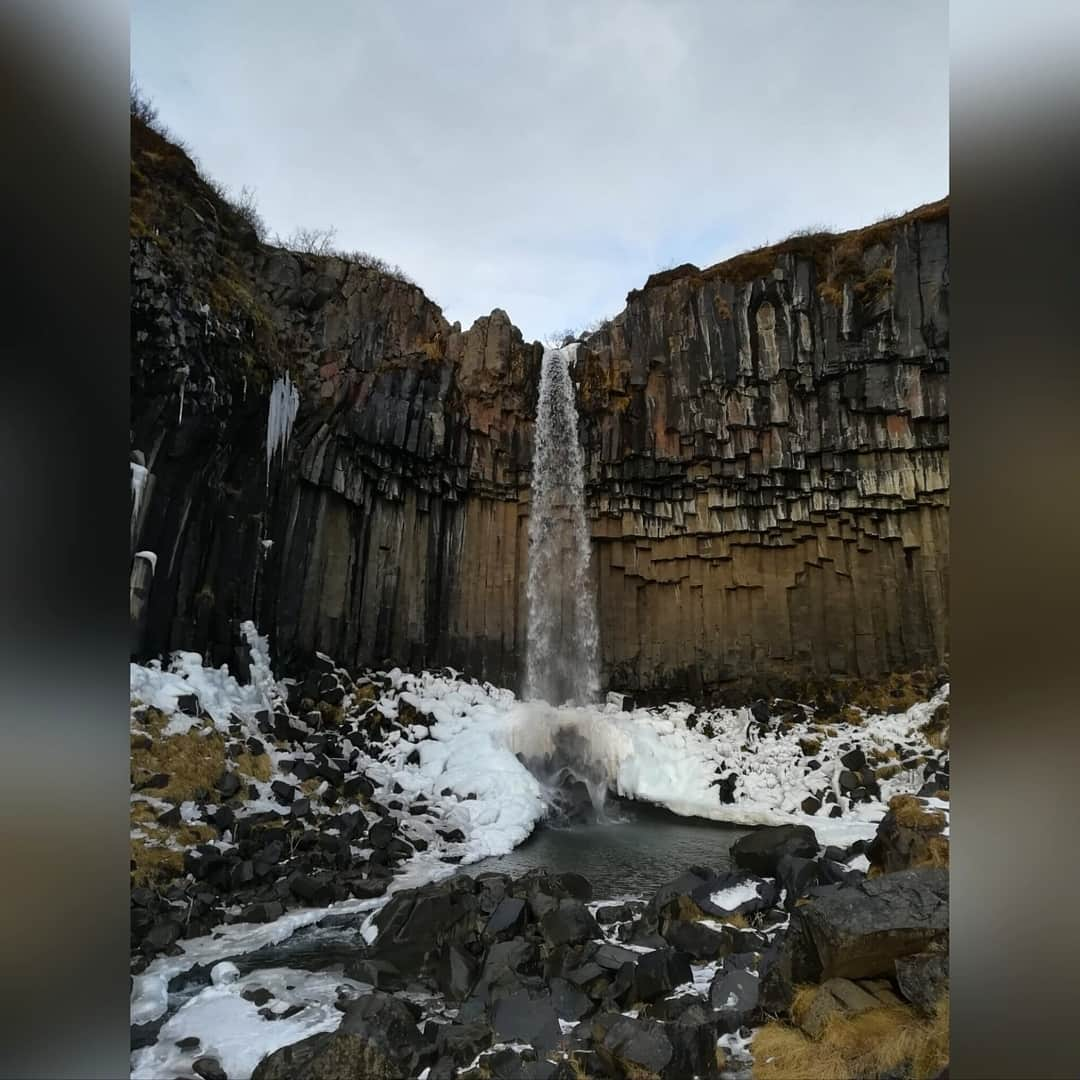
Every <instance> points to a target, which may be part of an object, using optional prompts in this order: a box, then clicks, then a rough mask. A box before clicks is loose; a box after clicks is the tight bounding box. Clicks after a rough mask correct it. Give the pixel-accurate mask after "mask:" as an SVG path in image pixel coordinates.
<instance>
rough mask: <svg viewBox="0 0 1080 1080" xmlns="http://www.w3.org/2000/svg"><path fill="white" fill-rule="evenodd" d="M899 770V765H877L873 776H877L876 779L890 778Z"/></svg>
mask: <svg viewBox="0 0 1080 1080" xmlns="http://www.w3.org/2000/svg"><path fill="white" fill-rule="evenodd" d="M901 771H902V770H901V768H900V766H899V765H879V766H878V767H877V768H876V769H875V770H874V776H875V777H877V779H878V780H891V779H892V778H893V777H894V776H896V775H897V773H899V772H901Z"/></svg>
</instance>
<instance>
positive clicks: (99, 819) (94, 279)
mask: <svg viewBox="0 0 1080 1080" xmlns="http://www.w3.org/2000/svg"><path fill="white" fill-rule="evenodd" d="M702 2H704V0H702ZM896 10H897V18H902V17H903V14H902V12H903V7H902V5H898V6H897V9H896ZM257 12H258V8H257V7H256V6H253V7H252V17H253V18H254V17H257ZM298 17H301V16H300V15H298ZM950 18H951V23H952V36H953V101H952V127H953V144H952V145H953V159H952V173H953V175H952V195H953V203H952V215H951V220H952V228H953V229H954V230H955V237H954V240H955V242H954V244H953V245H952V252H953V263H952V270H951V273H952V279H953V281H952V304H953V318H952V324H953V343H952V344H953V352H954V357H955V360H954V369H953V394H952V400H953V431H954V440H953V445H954V455H953V475H954V478H955V486H954V500H955V501H954V509H953V514H952V531H953V541H954V551H955V562H954V570H953V575H954V583H953V590H952V621H953V635H952V637H953V642H954V655H953V669H954V682H953V685H954V699H953V709H952V715H953V718H954V733H953V744H954V748H955V757H956V767H955V769H954V772H953V802H954V805H955V810H956V813H955V816H954V819H953V822H954V825H953V827H954V830H955V835H956V844H955V847H954V858H953V880H954V883H955V888H954V893H953V935H952V940H953V961H952V972H953V975H952V978H953V1005H952V1020H953V1064H952V1068H951V1075H952V1076H953V1077H957V1078H962V1077H972V1078H975V1077H978V1078H982V1080H996V1078H1006V1077H1025V1078H1031V1077H1047V1078H1049V1077H1059V1076H1060V1077H1065V1076H1076V1075H1077V1074H1078V1072H1080V1037H1077V1036H1076V1035H1075V1034H1074V1027H1075V1022H1074V1020H1073V1004H1074V1003H1073V1001H1072V1000H1071V997H1073V996H1075V990H1074V988H1075V985H1076V978H1075V972H1076V965H1077V960H1078V957H1077V951H1078V950H1077V946H1076V944H1075V941H1076V934H1075V931H1074V930H1073V928H1072V926H1071V925H1070V922H1071V920H1070V919H1069V916H1071V908H1072V905H1071V900H1072V898H1073V897H1074V896H1075V895H1076V887H1077V884H1078V880H1077V879H1078V877H1080V874H1078V872H1077V869H1076V866H1075V862H1074V859H1075V855H1074V852H1075V839H1074V835H1073V828H1072V824H1073V822H1074V821H1075V820H1076V799H1075V796H1074V794H1073V783H1072V782H1073V780H1074V775H1075V771H1076V770H1075V765H1076V763H1077V761H1078V760H1080V754H1078V750H1080V731H1078V730H1077V727H1076V712H1077V708H1076V702H1077V701H1078V700H1080V693H1078V690H1080V687H1078V685H1077V684H1078V683H1080V658H1078V656H1077V637H1078V635H1077V632H1076V626H1077V623H1078V614H1080V606H1078V604H1077V588H1076V584H1075V582H1076V578H1077V569H1076V564H1077V559H1078V552H1080V543H1078V541H1080V509H1078V508H1077V506H1076V504H1075V503H1074V502H1073V498H1074V496H1075V492H1076V487H1077V483H1076V481H1077V462H1078V458H1077V452H1076V447H1075V446H1074V442H1073V438H1072V435H1073V432H1074V431H1075V430H1076V428H1077V425H1078V415H1077V410H1078V406H1080V395H1078V393H1077V390H1078V387H1080V356H1078V350H1077V344H1076V342H1077V332H1076V328H1075V317H1074V309H1075V308H1076V307H1077V301H1076V296H1075V278H1076V274H1075V269H1074V265H1073V251H1072V247H1073V246H1074V245H1073V239H1074V237H1075V236H1076V235H1077V224H1078V222H1077V218H1078V215H1080V210H1078V207H1077V192H1078V191H1080V184H1078V180H1080V175H1078V174H1080V139H1078V136H1080V85H1078V82H1080V80H1078V78H1077V75H1076V72H1077V71H1078V70H1080V59H1078V58H1080V44H1078V43H1080V6H1077V5H1067V4H1061V3H1053V2H1049V0H1038V2H1035V3H1031V2H1029V3H1025V4H1024V5H1022V6H1013V5H1009V6H1006V5H1005V4H1002V3H999V2H997V0H995V2H992V3H990V2H981V3H975V2H974V0H965V2H954V3H953V4H952V6H951V10H950ZM127 20H128V11H127V7H126V5H124V4H122V3H115V2H112V0H96V2H95V3H94V4H81V3H74V2H72V3H52V2H42V0H33V2H28V0H8V2H7V3H6V4H5V5H3V6H2V8H0V26H2V28H3V40H4V41H5V43H6V45H7V55H8V58H9V59H8V63H7V64H6V65H5V68H4V71H3V74H2V76H0V78H2V79H3V80H4V83H5V85H4V91H5V92H4V93H3V95H2V97H0V101H2V106H0V107H2V108H3V110H4V113H5V119H6V121H7V128H8V136H7V140H6V148H7V150H8V153H7V154H6V155H5V158H6V160H5V167H4V169H3V170H2V174H0V175H2V176H3V179H2V181H0V183H2V184H3V185H4V199H3V203H2V205H3V208H4V213H5V216H6V219H7V235H8V237H9V239H12V240H13V242H12V243H9V244H8V245H7V252H6V254H7V258H6V260H5V264H6V265H5V275H4V309H5V316H6V318H5V324H6V325H5V331H6V332H5V333H4V334H3V336H2V338H0V341H2V342H3V346H2V347H3V350H4V353H5V356H4V366H3V372H4V375H5V384H6V385H5V389H6V392H5V393H4V394H3V396H2V406H0V408H2V409H3V417H2V420H3V422H2V423H0V439H2V440H3V448H4V450H5V451H6V452H5V453H4V454H3V471H4V494H5V496H6V499H5V502H6V506H5V513H4V522H5V527H4V528H3V530H2V535H3V544H4V551H3V556H4V558H3V560H2V562H3V567H4V575H5V579H6V581H5V585H6V587H5V590H4V602H3V605H2V611H3V614H2V615H0V628H2V630H0V632H2V645H3V647H2V650H0V675H2V678H0V687H2V689H0V701H2V708H3V717H4V724H5V735H6V737H5V743H4V754H3V756H2V758H0V761H2V764H0V792H2V796H3V800H4V805H3V818H2V820H3V823H4V836H5V839H6V848H7V852H8V854H9V856H14V859H13V860H11V861H9V863H8V865H7V866H6V867H5V874H4V879H5V880H4V885H5V887H4V888H3V890H0V894H2V896H3V899H2V901H0V903H2V910H0V935H2V937H0V943H2V949H3V956H4V960H5V974H6V975H7V978H5V979H4V980H3V990H2V991H0V994H2V997H0V1015H2V1016H3V1018H4V1029H5V1032H6V1033H7V1035H8V1037H7V1038H5V1039H3V1040H0V1074H2V1075H5V1076H18V1077H23V1078H37V1077H61V1076H63V1077H85V1078H90V1077H109V1078H116V1077H122V1076H125V1075H127V1072H128V1061H129V1058H128V1052H127V1048H128V1029H127V1018H128V975H127V769H128V765H127V752H128V739H127V720H126V711H127V666H126V664H127V632H126V601H125V594H126V577H127V565H126V552H127V542H126V529H125V520H126V514H127V499H128V478H127V466H126V456H127V423H126V416H127V363H128V321H127V320H128V314H127V177H128V150H127V138H128V122H127V105H126V100H127V83H128V55H127V42H128V22H127ZM867 47H868V48H870V47H873V48H883V49H884V51H883V54H882V62H883V63H887V62H888V50H887V43H882V42H878V43H870V42H868V43H867ZM810 89H811V90H812V88H810ZM852 92H853V93H856V92H857V88H853V91H852ZM866 182H867V183H872V182H873V176H872V172H871V171H868V173H867V177H866ZM1067 920H1068V921H1067ZM12 1035H14V1036H16V1037H17V1038H18V1040H19V1041H17V1042H16V1041H15V1040H13V1039H12V1037H11V1036H12Z"/></svg>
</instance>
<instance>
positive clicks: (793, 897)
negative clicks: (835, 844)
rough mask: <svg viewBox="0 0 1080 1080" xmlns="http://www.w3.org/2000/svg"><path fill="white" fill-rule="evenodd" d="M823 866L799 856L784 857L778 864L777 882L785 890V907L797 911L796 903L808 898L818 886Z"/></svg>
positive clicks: (814, 860) (813, 860)
mask: <svg viewBox="0 0 1080 1080" xmlns="http://www.w3.org/2000/svg"><path fill="white" fill-rule="evenodd" d="M820 873H821V866H820V864H819V863H818V861H817V860H816V859H803V858H800V857H799V856H798V855H784V856H782V857H781V858H780V861H779V862H778V863H777V864H776V880H777V882H778V883H779V885H780V887H781V888H782V889H783V890H784V893H785V895H784V907H785V908H786V909H787V910H788V911H793V910H794V909H795V904H796V901H797V900H799V899H800V898H801V897H804V896H806V894H807V892H808V891H809V890H810V888H811V887H812V886H813V885H816V884H817V880H818V876H819V874H820Z"/></svg>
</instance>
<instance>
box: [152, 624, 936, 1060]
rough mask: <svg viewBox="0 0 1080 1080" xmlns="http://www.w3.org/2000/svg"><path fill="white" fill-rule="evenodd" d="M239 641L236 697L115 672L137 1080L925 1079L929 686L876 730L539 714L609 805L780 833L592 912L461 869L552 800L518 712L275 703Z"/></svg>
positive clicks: (367, 679) (377, 690) (445, 691)
mask: <svg viewBox="0 0 1080 1080" xmlns="http://www.w3.org/2000/svg"><path fill="white" fill-rule="evenodd" d="M248 638H249V644H250V646H251V648H250V663H249V665H248V666H249V669H250V676H249V679H248V681H247V682H245V683H241V682H240V681H238V680H237V679H236V678H235V677H234V676H232V675H230V674H229V673H228V672H227V670H225V669H210V668H205V667H204V666H203V665H202V663H201V658H199V657H198V656H196V655H195V654H190V653H188V654H177V655H176V656H174V658H173V660H172V662H171V663H170V664H169V665H168V667H166V668H162V667H161V666H160V665H149V666H147V667H139V666H133V669H132V698H133V700H132V746H133V766H132V784H133V789H132V818H133V822H132V824H133V829H132V875H133V889H132V1022H133V1027H132V1047H133V1057H132V1068H133V1075H135V1076H145V1077H155V1078H157V1077H164V1076H169V1077H172V1076H177V1077H181V1076H184V1077H190V1076H200V1077H203V1078H204V1080H211V1078H214V1077H220V1076H226V1077H228V1078H229V1080H243V1078H245V1077H248V1076H255V1077H262V1078H263V1080H270V1078H274V1077H285V1076H289V1077H306V1078H309V1080H315V1078H318V1077H330V1076H337V1075H362V1076H365V1077H368V1076H371V1077H404V1076H410V1077H411V1076H424V1077H425V1078H426V1080H435V1078H437V1077H450V1076H455V1075H465V1076H470V1077H504V1076H505V1077H518V1076H524V1077H532V1076H536V1077H548V1076H582V1075H599V1076H615V1077H628V1078H631V1077H632V1078H634V1080H642V1078H644V1077H650V1076H655V1077H684V1076H693V1075H698V1076H703V1077H705V1076H739V1075H749V1073H750V1070H751V1068H752V1069H753V1075H754V1076H760V1077H763V1078H769V1077H781V1076H791V1075H802V1074H803V1073H802V1072H800V1071H799V1070H800V1069H803V1068H805V1062H806V1060H808V1059H813V1060H817V1061H829V1062H831V1063H832V1065H831V1066H830V1067H832V1068H833V1070H834V1071H833V1073H831V1074H830V1075H852V1076H856V1075H857V1076H878V1075H881V1076H885V1075H890V1076H907V1075H912V1076H915V1075H919V1076H922V1075H925V1076H934V1075H936V1074H937V1071H938V1069H939V1068H940V1066H941V1065H942V1064H943V1063H944V1061H945V1059H946V1058H947V1042H946V1041H945V1036H944V1034H943V1032H944V1031H945V1028H944V1026H943V1023H944V1021H943V1020H942V1016H943V1015H944V1016H945V1017H946V1018H947V995H946V992H945V987H946V985H947V969H948V966H947V940H948V878H947V865H948V810H949V803H948V791H947V783H948V769H949V764H948V750H947V746H948V727H947V725H948V716H947V711H948V707H947V687H945V688H944V690H942V691H939V692H938V693H937V694H936V696H935V697H934V698H932V699H931V700H930V701H928V702H922V703H918V704H917V705H914V706H911V707H910V708H909V709H907V710H904V711H902V712H897V713H894V714H891V715H888V714H879V715H875V714H872V713H870V712H869V711H865V710H857V709H854V708H845V709H843V710H840V712H839V714H834V715H829V716H819V715H817V713H816V710H815V709H814V708H813V707H809V706H796V705H794V703H784V702H776V701H773V702H759V703H756V704H755V707H754V708H753V709H750V708H746V709H739V710H736V709H731V710H714V711H711V712H709V711H699V710H695V709H693V708H692V707H690V706H685V705H679V704H676V705H673V706H667V707H662V708H658V709H653V710H630V711H627V710H626V709H619V708H615V707H613V706H609V707H608V708H607V709H606V710H599V709H598V710H594V714H592V715H591V716H590V719H589V721H588V723H585V722H584V721H583V720H582V717H581V716H579V715H571V714H569V713H565V712H564V711H562V710H559V711H558V713H559V715H558V716H555V717H554V718H552V717H547V719H546V720H545V721H544V722H546V723H549V724H554V725H556V726H557V725H558V724H559V723H562V722H563V721H565V722H566V723H570V722H571V721H572V722H573V724H574V725H575V726H574V728H573V730H574V731H575V732H576V733H577V737H578V739H579V742H576V743H574V745H576V746H578V749H579V751H580V752H582V753H584V756H585V759H586V760H585V761H584V763H583V764H582V768H583V769H585V771H588V770H589V769H590V768H594V767H595V766H596V763H597V760H599V759H600V758H604V759H605V760H607V761H608V763H609V766H610V772H609V774H608V782H609V783H610V785H611V789H612V790H613V791H616V790H617V791H619V792H620V793H622V794H624V795H632V796H635V797H638V798H649V799H650V800H651V801H654V802H656V803H658V804H660V805H673V804H675V808H676V809H679V810H680V812H682V813H694V814H696V815H697V816H699V817H704V816H712V817H715V818H716V819H717V820H725V821H730V822H737V823H741V824H745V825H754V824H756V823H757V822H758V821H760V820H766V821H769V820H774V821H777V822H779V823H777V824H772V825H766V826H764V827H760V828H755V829H754V830H753V831H752V832H749V833H747V834H746V835H744V836H742V838H741V839H739V840H738V841H737V842H736V843H735V844H734V846H733V847H732V848H731V851H730V854H729V853H728V851H727V845H729V844H730V842H731V835H730V831H728V832H727V833H726V834H725V830H724V829H723V828H721V827H719V826H717V827H716V829H717V834H718V851H717V857H716V858H715V859H714V860H712V861H711V863H712V864H710V865H695V866H690V867H685V868H682V867H675V868H673V874H677V872H678V870H679V869H683V870H684V872H683V873H681V874H678V876H674V878H673V880H671V881H669V882H668V883H666V884H664V885H663V886H662V887H661V888H659V889H658V890H657V889H655V888H650V889H648V891H644V892H643V890H642V889H641V888H640V887H639V886H638V884H637V883H636V882H635V880H634V879H633V874H632V872H630V873H628V875H627V881H626V883H625V890H624V892H625V896H626V897H627V898H626V899H621V900H619V902H613V901H612V900H611V898H610V897H609V896H602V895H599V894H597V895H594V888H593V885H592V884H590V882H589V881H588V880H587V877H584V876H582V875H581V874H578V873H553V872H549V871H548V870H547V869H546V868H539V869H535V870H533V871H530V872H529V873H527V874H524V875H519V876H511V875H510V874H505V873H499V872H481V873H476V874H475V876H474V875H473V874H472V873H469V872H468V871H465V870H464V868H465V867H467V866H468V865H469V864H471V863H474V862H477V861H479V860H481V859H483V858H485V857H486V856H492V855H500V854H504V853H505V852H508V851H510V850H511V849H512V848H514V847H515V846H516V845H517V844H519V843H521V841H522V840H523V839H525V838H526V837H527V836H528V835H529V833H530V832H531V831H532V829H533V827H534V826H535V825H536V823H537V822H538V821H541V820H543V818H544V817H545V815H546V814H547V813H548V812H549V811H550V809H551V807H552V806H553V805H556V804H557V805H558V807H559V811H560V813H565V811H566V806H567V803H568V800H567V792H566V791H565V790H563V791H561V792H557V793H555V794H557V795H559V798H558V799H553V793H552V791H551V790H550V788H549V787H546V786H545V783H544V782H542V781H541V780H540V779H538V778H537V776H535V775H534V774H533V773H531V772H530V771H529V770H527V769H526V768H525V767H524V765H523V764H522V760H523V759H526V757H527V755H526V754H525V753H523V752H522V751H521V750H520V749H515V747H517V746H519V745H522V746H525V745H526V744H524V743H521V742H520V734H518V735H515V731H517V730H518V728H517V727H516V725H518V724H520V723H522V722H528V723H530V724H533V725H535V724H537V723H538V722H539V721H538V720H537V714H536V713H535V712H529V713H527V714H522V713H521V712H520V710H521V709H523V708H524V705H523V703H520V702H517V701H516V700H515V699H514V697H513V695H512V694H509V692H508V691H501V690H498V689H497V688H494V687H491V686H488V685H486V684H476V683H466V682H465V681H463V680H461V679H460V678H459V677H458V676H457V674H456V673H454V672H444V673H436V674H427V673H425V674H424V675H423V676H408V675H405V674H404V673H401V672H398V671H390V672H372V673H367V674H365V675H364V676H358V677H357V678H355V679H354V678H352V677H351V676H350V675H349V674H348V673H347V672H345V671H344V670H342V669H341V668H339V667H338V666H337V665H335V664H334V663H333V661H332V660H330V659H329V658H328V657H317V658H316V659H315V661H314V662H313V664H312V666H311V669H310V670H309V671H308V672H307V673H306V674H304V676H303V677H302V678H299V679H295V680H282V681H277V680H276V679H274V677H273V675H272V673H271V672H270V664H269V654H268V651H267V649H266V647H265V642H264V641H263V640H262V639H261V638H259V636H258V635H257V634H256V633H255V631H254V628H253V627H249V630H248ZM590 740H591V742H590ZM560 745H561V743H560ZM590 745H591V746H592V751H593V758H590V757H589V753H586V752H584V751H581V746H586V750H587V749H588V746H590ZM536 746H537V743H536V741H535V740H532V741H531V742H527V749H529V750H530V751H531V752H535V750H536ZM597 748H599V750H598V749H597ZM600 751H602V753H601V752H600ZM650 755H651V756H650ZM594 759H595V760H594ZM686 763H689V764H686ZM558 764H559V762H557V761H556V762H550V761H549V762H548V765H549V766H552V765H558ZM579 764H581V763H579ZM755 770H756V771H755ZM554 775H559V776H563V777H564V779H565V777H566V773H565V770H564V769H556V770H555V773H554ZM708 777H711V778H712V779H711V780H710V779H708ZM816 778H820V779H821V781H822V782H821V783H820V785H819V787H818V788H817V789H816V790H817V792H818V794H816V795H814V794H812V793H810V792H809V791H807V792H805V793H804V788H806V787H807V786H808V785H810V784H813V783H816V782H817V780H816ZM575 783H579V782H578V781H575V780H573V778H572V777H571V779H570V780H569V784H570V785H571V786H573V784H575ZM800 796H801V798H800ZM679 799H682V800H683V802H684V803H685V805H680V804H679ZM770 799H771V802H770ZM704 800H708V801H707V802H705V801H704ZM569 801H570V803H571V805H572V799H570V800H569ZM721 834H725V835H726V842H724V841H721V840H720V839H719V836H720V835H721ZM853 837H854V839H853ZM721 844H723V849H724V850H723V851H722V852H721V851H719V846H720V845H721ZM582 869H583V870H585V871H586V873H587V868H586V867H582ZM654 880H655V878H654ZM943 1010H945V1011H944V1012H943ZM860 1055H861V1056H860ZM838 1063H839V1064H838ZM845 1068H849V1069H850V1070H851V1071H850V1072H844V1071H843V1070H844V1069H845ZM785 1070H786V1071H785ZM792 1070H794V1071H792ZM836 1070H841V1071H836Z"/></svg>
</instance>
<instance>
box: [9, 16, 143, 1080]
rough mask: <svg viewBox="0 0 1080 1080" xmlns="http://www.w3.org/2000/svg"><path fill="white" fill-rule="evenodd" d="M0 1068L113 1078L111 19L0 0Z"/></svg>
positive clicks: (122, 574) (118, 618)
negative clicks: (0, 728)
mask: <svg viewBox="0 0 1080 1080" xmlns="http://www.w3.org/2000/svg"><path fill="white" fill-rule="evenodd" d="M0 40H3V42H4V60H5V62H4V65H3V73H2V75H0V79H2V80H3V93H2V94H0V102H2V104H0V109H2V110H3V113H4V120H5V129H6V136H5V139H4V163H3V168H2V169H0V177H2V179H0V184H2V185H3V198H2V199H0V206H2V207H3V214H4V221H5V229H4V236H5V240H6V243H5V245H4V260H3V261H4V287H3V294H2V295H3V309H4V320H3V333H2V334H0V343H2V344H0V348H2V350H3V354H4V355H3V367H2V371H3V384H4V390H3V394H2V395H0V410H2V415H0V447H2V450H0V461H2V462H3V464H2V469H3V502H4V506H3V511H2V516H3V528H2V530H0V535H2V536H3V540H2V544H3V552H2V559H0V565H2V567H3V571H2V573H3V578H4V588H3V601H2V603H0V612H2V614H0V715H2V716H3V723H4V746H3V754H2V755H0V798H2V800H3V806H2V810H0V815H2V817H0V820H2V822H3V836H4V844H3V848H4V853H5V862H4V866H3V871H2V877H3V886H2V887H0V956H2V957H3V969H4V978H3V980H0V1018H2V1019H0V1027H2V1029H3V1032H4V1037H3V1038H2V1039H0V1075H4V1076H12V1077H16V1076H17V1077H22V1078H24V1080H28V1078H37V1077H54V1076H70V1077H75V1076H77V1077H85V1078H91V1077H109V1078H110V1080H116V1078H118V1077H123V1076H127V1074H128V1071H129V1055H128V1026H127V1024H128V1021H127V1017H128V964H127V951H128V906H127V891H128V884H127V878H128V873H127V869H128V850H127V836H126V833H127V822H126V817H127V803H128V794H127V787H128V765H127V754H128V731H127V729H128V721H127V696H128V695H127V681H128V673H127V626H126V608H127V603H126V596H125V593H126V578H127V551H126V543H127V541H126V538H125V519H126V517H127V514H128V509H127V507H128V488H129V484H130V481H129V479H128V468H127V442H128V437H127V419H126V418H127V413H128V393H127V367H128V329H127V328H128V311H127V305H128V285H127V280H128V271H127V260H128V252H127V200H128V171H129V166H128V118H127V94H128V75H127V68H128V9H127V5H126V4H116V3H113V2H110V0H105V2H103V0H94V2H93V3H83V2H80V0H69V2H64V3H53V2H52V0H45V2H42V0H6V2H5V3H4V4H0Z"/></svg>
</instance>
